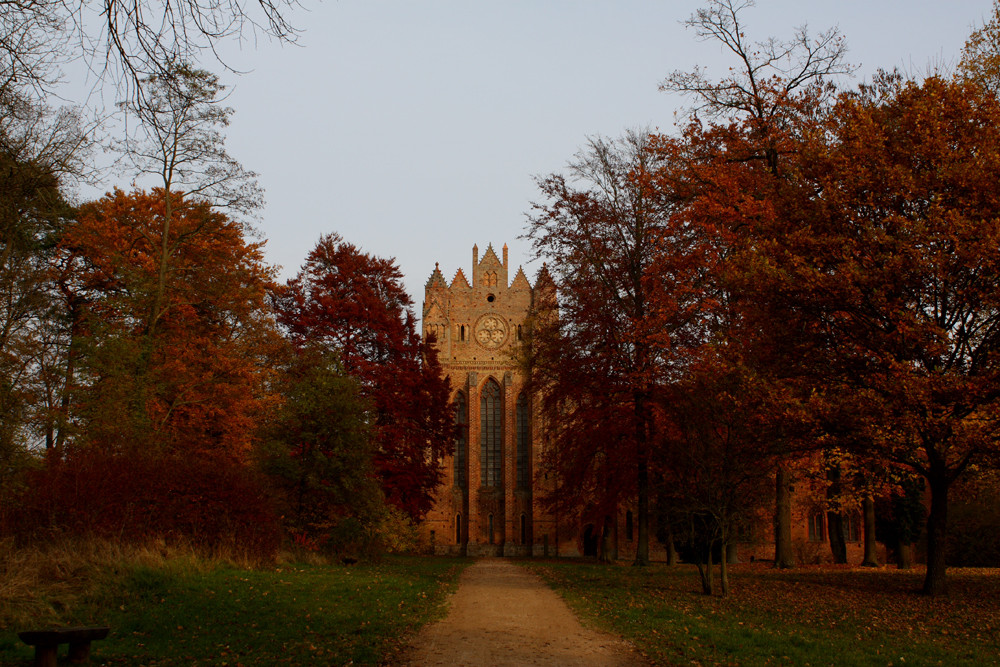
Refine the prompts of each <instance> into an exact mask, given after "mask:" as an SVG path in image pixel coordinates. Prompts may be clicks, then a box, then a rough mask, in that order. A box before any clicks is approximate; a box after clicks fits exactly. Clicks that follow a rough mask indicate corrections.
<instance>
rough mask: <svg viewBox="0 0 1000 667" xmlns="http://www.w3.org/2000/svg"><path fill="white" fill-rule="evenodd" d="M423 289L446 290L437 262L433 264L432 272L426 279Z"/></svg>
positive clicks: (446, 284)
mask: <svg viewBox="0 0 1000 667" xmlns="http://www.w3.org/2000/svg"><path fill="white" fill-rule="evenodd" d="M424 287H425V288H426V289H434V288H441V289H448V283H446V282H445V281H444V276H443V275H441V269H440V267H439V266H438V263H437V262H434V271H433V272H432V273H431V277H430V278H428V279H427V283H426V284H425V285H424Z"/></svg>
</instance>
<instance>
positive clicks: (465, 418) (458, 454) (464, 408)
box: [455, 391, 469, 489]
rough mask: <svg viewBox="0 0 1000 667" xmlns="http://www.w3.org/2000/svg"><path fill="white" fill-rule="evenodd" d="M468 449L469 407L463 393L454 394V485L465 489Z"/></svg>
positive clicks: (467, 483)
mask: <svg viewBox="0 0 1000 667" xmlns="http://www.w3.org/2000/svg"><path fill="white" fill-rule="evenodd" d="M468 451H469V409H468V405H467V404H466V402H465V394H464V393H463V392H461V391H460V392H458V394H456V395H455V486H457V487H458V488H460V489H466V488H468V486H469V480H468V478H467V477H466V475H465V471H466V469H467V468H468V464H467V460H468Z"/></svg>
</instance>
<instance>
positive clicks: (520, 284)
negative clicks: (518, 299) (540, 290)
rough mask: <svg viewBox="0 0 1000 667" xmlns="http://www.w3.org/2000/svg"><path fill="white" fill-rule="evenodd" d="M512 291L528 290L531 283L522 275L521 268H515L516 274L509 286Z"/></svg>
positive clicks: (522, 270)
mask: <svg viewBox="0 0 1000 667" xmlns="http://www.w3.org/2000/svg"><path fill="white" fill-rule="evenodd" d="M510 288H511V289H512V290H530V289H531V283H529V282H528V277H527V276H526V275H524V269H523V268H522V267H520V266H519V267H517V273H516V274H515V275H514V282H512V283H511V284H510Z"/></svg>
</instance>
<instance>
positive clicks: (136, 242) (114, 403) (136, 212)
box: [62, 190, 281, 462]
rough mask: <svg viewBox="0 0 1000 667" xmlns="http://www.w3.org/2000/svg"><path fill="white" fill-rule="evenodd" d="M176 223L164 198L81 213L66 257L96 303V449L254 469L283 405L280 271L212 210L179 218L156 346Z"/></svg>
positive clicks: (89, 342)
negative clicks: (251, 461) (263, 434)
mask: <svg viewBox="0 0 1000 667" xmlns="http://www.w3.org/2000/svg"><path fill="white" fill-rule="evenodd" d="M165 214H166V212H165V198H164V196H163V193H162V192H152V193H145V192H141V191H136V192H133V193H131V194H126V193H124V192H122V191H120V190H119V191H115V192H114V193H111V194H109V195H106V196H105V197H104V198H102V199H100V200H98V201H97V202H93V203H91V204H88V205H85V206H84V207H82V209H81V211H80V214H79V216H78V218H77V220H76V221H75V223H74V224H72V225H71V226H69V227H68V228H67V230H66V232H65V234H64V236H63V240H62V251H63V252H64V253H66V254H68V255H72V256H74V257H76V258H78V261H76V262H72V263H69V266H70V267H72V268H73V270H74V271H75V272H76V276H75V277H74V279H73V280H74V282H75V284H76V285H80V286H84V287H86V289H87V297H88V298H87V300H86V302H84V304H83V305H82V308H83V309H84V328H85V340H84V341H82V344H83V348H84V357H85V358H84V362H85V369H84V371H85V372H84V374H83V375H82V377H81V378H80V382H81V384H82V386H81V387H80V389H79V402H80V403H79V404H80V410H82V411H83V412H82V415H81V416H82V418H83V419H85V423H86V429H85V439H86V440H87V441H88V442H89V443H90V444H91V445H94V446H99V447H102V448H105V449H109V450H112V451H128V450H134V449H136V448H139V449H142V448H145V449H149V450H154V451H160V452H164V453H184V454H188V455H195V454H203V455H206V456H219V457H222V458H225V459H227V460H230V461H235V462H244V461H246V460H247V456H248V455H249V453H250V447H251V445H252V442H253V434H254V432H255V430H256V428H257V426H258V419H259V417H260V415H261V414H262V413H263V412H264V411H265V410H266V409H267V407H268V406H269V405H270V403H271V402H272V400H273V398H272V396H271V390H270V389H269V386H270V384H271V380H270V376H271V370H270V361H269V359H270V357H271V356H272V355H273V354H274V353H275V352H276V350H277V349H278V348H279V346H280V340H281V339H280V337H279V336H278V333H277V331H276V328H275V327H274V324H273V321H272V317H271V315H270V308H269V307H268V302H267V295H268V292H269V291H270V290H271V288H272V285H273V282H272V281H273V269H272V268H271V267H268V266H267V265H266V264H264V262H263V257H262V249H261V244H259V243H247V242H246V241H245V239H244V227H243V226H242V225H240V224H239V223H237V222H235V221H232V220H230V219H228V218H227V217H226V216H224V215H222V214H221V213H218V212H215V211H213V210H212V209H211V208H210V207H209V205H208V204H207V203H201V204H193V203H191V204H189V205H187V206H185V207H184V208H183V209H181V210H180V211H175V219H174V224H175V231H176V238H177V239H178V241H177V242H176V244H175V247H174V252H173V258H174V261H173V266H172V271H171V272H170V274H169V289H168V290H167V291H166V294H167V295H168V297H167V303H165V304H164V307H163V309H162V314H161V317H160V321H159V325H158V327H157V329H156V331H155V333H154V334H153V335H150V333H149V331H148V330H147V328H146V322H147V321H148V320H147V317H148V313H149V310H148V309H149V303H150V300H151V296H152V295H153V294H155V293H156V292H157V290H159V288H160V287H159V284H160V275H159V260H160V254H159V253H160V249H161V248H162V238H161V234H163V231H164V225H163V217H164V216H165ZM137 367H142V369H143V373H144V374H143V375H142V376H141V380H140V376H139V374H138V373H137V371H136V368H137ZM140 381H141V382H142V383H143V386H142V388H141V389H142V390H141V391H138V390H137V387H136V385H137V383H138V382H140Z"/></svg>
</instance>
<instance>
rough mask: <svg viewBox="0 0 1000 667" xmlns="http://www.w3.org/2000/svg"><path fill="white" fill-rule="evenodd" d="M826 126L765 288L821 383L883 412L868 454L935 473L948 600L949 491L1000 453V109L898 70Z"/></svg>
mask: <svg viewBox="0 0 1000 667" xmlns="http://www.w3.org/2000/svg"><path fill="white" fill-rule="evenodd" d="M824 130H825V133H823V134H822V135H821V134H819V133H817V134H816V135H813V136H811V137H809V138H808V139H807V140H806V141H804V142H803V143H802V151H803V157H804V159H803V161H802V164H803V166H804V170H803V175H804V178H805V180H807V181H808V182H809V183H811V185H812V187H811V188H810V189H809V191H810V192H812V193H814V195H815V196H814V197H813V201H814V203H815V206H814V207H813V208H812V210H811V215H810V216H809V218H808V219H804V220H800V221H798V223H797V224H798V229H797V230H792V229H791V228H789V229H788V233H787V234H784V235H775V236H774V239H775V243H774V244H773V245H772V246H771V248H770V249H769V250H768V252H767V260H768V262H767V264H769V266H768V267H767V268H765V269H763V270H760V271H757V272H756V273H755V278H756V281H757V282H756V284H757V285H758V286H760V288H761V292H760V294H761V295H762V298H764V299H766V300H767V301H768V302H769V303H771V304H773V305H774V306H775V308H776V312H780V313H781V315H782V322H783V325H784V326H791V327H793V328H795V329H796V330H797V331H798V332H799V336H800V338H801V339H802V340H805V341H809V345H808V347H809V350H810V352H809V354H808V355H804V358H806V359H808V360H809V362H810V363H811V364H812V366H813V369H814V372H813V377H815V378H817V385H818V387H820V388H822V390H823V391H824V392H826V393H828V394H829V395H830V396H831V397H832V398H833V399H835V400H837V401H839V402H843V400H844V396H849V397H850V400H851V401H853V402H855V403H857V408H856V410H857V411H859V412H863V413H867V414H868V415H870V418H869V419H868V422H869V423H870V424H871V425H872V427H871V428H866V429H862V430H860V431H859V432H857V433H855V434H854V436H853V438H852V440H851V443H852V446H854V447H857V448H858V449H859V450H860V451H862V452H863V453H865V454H867V455H872V454H875V455H877V456H878V457H879V458H881V459H882V460H884V461H886V462H887V463H890V464H895V465H901V466H904V467H907V468H910V469H912V470H915V471H917V472H919V473H920V474H921V475H923V476H924V478H925V479H926V481H927V484H928V486H929V488H930V493H931V510H930V517H929V520H928V531H927V538H928V568H927V576H926V579H925V582H924V591H925V592H926V593H928V594H937V593H941V592H943V591H944V590H945V566H946V561H945V552H944V540H945V536H946V530H947V501H948V490H949V488H950V487H951V486H952V485H953V484H954V482H955V481H956V480H958V479H960V478H962V476H963V475H964V474H965V473H966V472H967V471H968V470H969V469H970V468H971V467H973V466H976V465H992V464H996V463H997V458H998V454H1000V448H998V445H997V443H998V440H1000V419H998V408H1000V382H998V380H1000V364H998V359H1000V291H998V290H997V284H1000V256H998V254H997V252H996V248H997V247H998V246H1000V196H998V194H997V191H996V188H995V187H994V185H993V183H992V179H991V176H990V175H991V174H995V173H997V170H998V169H1000V101H998V100H997V98H996V97H995V96H994V95H993V94H991V93H990V92H989V91H988V90H986V89H984V88H983V87H981V86H980V85H978V84H977V83H975V82H970V81H962V80H950V79H946V78H942V77H938V76H932V77H929V78H927V79H926V80H924V81H923V82H915V81H902V80H901V79H900V78H899V77H895V76H888V75H887V76H884V77H882V78H881V79H880V80H879V81H878V82H876V84H875V85H873V86H871V87H866V88H862V90H861V91H860V92H858V93H856V94H851V95H845V96H844V97H843V98H842V99H841V100H840V102H839V103H838V104H837V106H836V108H835V109H834V110H833V112H832V114H831V115H830V117H829V120H828V122H827V124H826V125H825V127H824ZM830 137H832V138H833V140H832V141H831V140H830ZM764 265H765V264H764V263H763V262H762V263H758V266H761V267H763V266H764Z"/></svg>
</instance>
